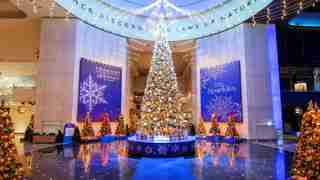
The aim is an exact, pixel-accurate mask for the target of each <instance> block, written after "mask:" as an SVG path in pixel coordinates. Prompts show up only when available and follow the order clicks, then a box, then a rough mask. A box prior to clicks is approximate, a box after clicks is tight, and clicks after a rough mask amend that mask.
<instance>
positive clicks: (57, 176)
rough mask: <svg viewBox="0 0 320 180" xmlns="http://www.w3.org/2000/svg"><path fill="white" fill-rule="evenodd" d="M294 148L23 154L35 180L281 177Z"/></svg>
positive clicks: (100, 147)
mask: <svg viewBox="0 0 320 180" xmlns="http://www.w3.org/2000/svg"><path fill="white" fill-rule="evenodd" d="M292 156H293V154H292V152H287V151H280V150H277V149H276V148H271V147H267V146H262V145H259V144H256V143H249V142H246V143H242V144H239V145H227V144H220V143H212V142H207V141H198V142H197V150H196V155H195V156H194V157H179V158H155V159H152V158H130V157H128V155H127V144H126V141H115V142H112V143H109V144H100V143H97V144H87V145H80V146H79V145H74V146H61V145H60V146H53V147H48V148H42V149H41V150H39V151H33V152H26V153H25V155H24V158H23V159H24V164H25V166H26V170H27V171H26V175H27V176H28V178H27V179H34V180H42V179H43V180H47V179H48V180H78V179H79V180H82V179H86V180H129V179H133V180H144V179H145V180H180V179H181V180H207V179H208V180H215V179H216V180H229V179H234V180H242V179H244V180H255V179H257V180H265V179H272V180H285V179H287V178H288V176H289V169H290V164H291V161H292Z"/></svg>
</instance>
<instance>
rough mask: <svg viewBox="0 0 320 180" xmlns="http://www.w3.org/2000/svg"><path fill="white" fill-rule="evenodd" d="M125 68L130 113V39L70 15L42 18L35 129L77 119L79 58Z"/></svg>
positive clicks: (51, 126) (52, 127) (53, 127)
mask: <svg viewBox="0 0 320 180" xmlns="http://www.w3.org/2000/svg"><path fill="white" fill-rule="evenodd" d="M81 58H86V59H90V60H93V61H97V62H101V63H105V64H109V65H113V66H119V67H121V68H122V113H123V114H124V115H125V118H126V116H127V115H128V113H127V108H126V107H127V97H126V92H127V87H126V85H127V41H126V39H125V38H123V37H119V36H116V35H113V34H110V33H106V32H104V31H101V30H98V29H96V28H94V27H91V26H89V25H87V24H85V23H83V22H82V21H79V20H76V19H71V20H67V21H66V20H64V19H43V20H42V25H41V40H40V60H39V65H38V71H39V73H38V77H39V80H38V87H37V109H36V129H39V130H44V131H47V130H50V131H55V129H57V128H59V129H62V127H63V125H64V124H65V123H67V122H74V123H76V122H77V109H78V93H79V69H80V59H81Z"/></svg>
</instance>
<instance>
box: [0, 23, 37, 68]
mask: <svg viewBox="0 0 320 180" xmlns="http://www.w3.org/2000/svg"><path fill="white" fill-rule="evenodd" d="M0 34H1V38H0V60H2V61H9V62H31V61H35V59H36V52H37V51H38V49H39V42H40V21H39V20H6V19H0Z"/></svg>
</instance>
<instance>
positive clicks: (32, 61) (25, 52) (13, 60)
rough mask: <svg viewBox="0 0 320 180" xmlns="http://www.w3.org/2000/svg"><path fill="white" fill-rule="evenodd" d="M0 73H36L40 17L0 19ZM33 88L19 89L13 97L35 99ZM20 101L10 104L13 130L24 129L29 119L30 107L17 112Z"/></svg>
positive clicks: (20, 74) (23, 99)
mask: <svg viewBox="0 0 320 180" xmlns="http://www.w3.org/2000/svg"><path fill="white" fill-rule="evenodd" d="M0 35H1V37H0V72H1V76H2V77H17V76H33V77H36V74H37V53H38V50H39V42H40V20H29V19H28V20H25V19H19V20H15V19H0ZM34 98H35V96H34V89H29V90H26V89H24V88H18V89H16V90H15V91H14V92H13V100H15V102H16V103H19V102H21V101H29V100H34ZM18 106H19V104H16V105H15V104H10V108H11V111H10V115H11V117H12V121H13V124H14V129H15V132H17V133H20V132H24V131H25V128H26V127H27V125H28V124H29V122H30V118H31V114H32V113H33V108H34V107H31V106H27V107H26V108H25V109H26V112H25V113H20V112H18V111H17V107H18Z"/></svg>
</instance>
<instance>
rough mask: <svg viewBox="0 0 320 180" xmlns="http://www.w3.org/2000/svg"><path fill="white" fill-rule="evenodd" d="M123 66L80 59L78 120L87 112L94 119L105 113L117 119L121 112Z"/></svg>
mask: <svg viewBox="0 0 320 180" xmlns="http://www.w3.org/2000/svg"><path fill="white" fill-rule="evenodd" d="M121 74H122V72H121V68H120V67H116V66H111V65H107V64H103V63H98V62H94V61H90V60H87V59H84V58H82V59H81V61H80V79H79V104H78V120H79V121H81V120H82V119H84V116H85V115H86V113H87V112H89V113H90V115H91V118H92V121H94V122H96V121H99V120H100V119H99V118H100V117H101V116H102V114H103V113H108V114H109V117H110V120H111V121H113V120H117V119H118V117H119V115H120V113H121V79H122V78H121V76H122V75H121Z"/></svg>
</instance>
